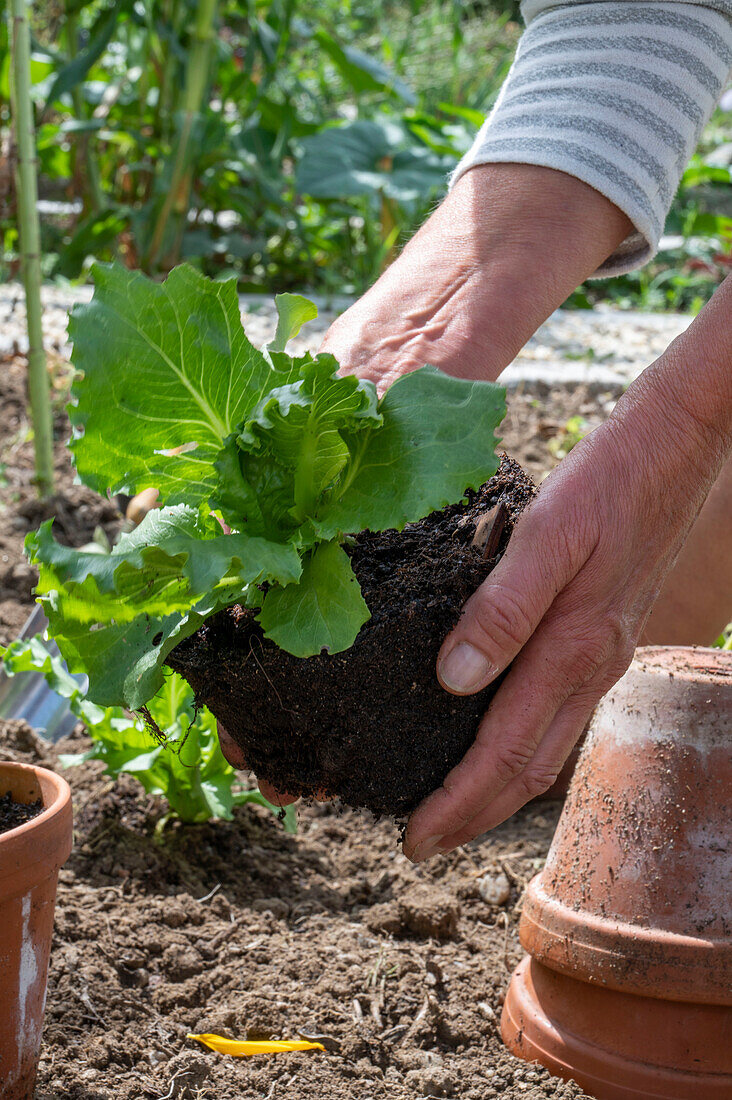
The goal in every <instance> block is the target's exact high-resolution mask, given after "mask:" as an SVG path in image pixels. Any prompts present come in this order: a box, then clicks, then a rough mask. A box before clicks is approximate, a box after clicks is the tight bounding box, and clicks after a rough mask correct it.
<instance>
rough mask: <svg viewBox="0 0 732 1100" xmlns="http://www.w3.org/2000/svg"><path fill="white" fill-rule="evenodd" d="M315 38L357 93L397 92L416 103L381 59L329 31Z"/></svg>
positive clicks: (402, 82)
mask: <svg viewBox="0 0 732 1100" xmlns="http://www.w3.org/2000/svg"><path fill="white" fill-rule="evenodd" d="M313 37H314V38H315V39H316V41H317V42H318V43H319V44H320V46H321V48H322V49H323V50H324V51H325V52H326V53H327V55H328V57H329V58H330V59H331V61H332V62H333V63H334V65H335V66H336V68H337V69H338V70H339V72H340V73H341V75H342V76H343V77H344V78H345V79H346V80H347V81H348V83H349V84H350V85H351V88H352V89H353V91H354V92H359V93H360V92H394V93H396V95H398V96H399V98H400V99H401V100H403V101H404V103H408V104H409V105H410V106H413V105H414V104H415V103H416V102H417V98H416V96H415V95H414V92H413V91H412V90H411V88H409V87H408V85H406V84H405V83H404V81H403V80H400V79H399V77H398V76H397V75H396V73H394V72H392V71H391V70H390V69H387V67H386V65H383V64H382V63H381V62H380V61H379V60H378V58H375V57H371V56H370V55H369V54H365V53H363V52H362V51H361V50H357V49H356V48H355V47H354V46H342V45H341V43H340V42H338V41H337V40H336V39H335V38H334V37H333V35H331V34H329V33H328V31H326V30H319V31H317V32H316V33H315V35H314V36H313Z"/></svg>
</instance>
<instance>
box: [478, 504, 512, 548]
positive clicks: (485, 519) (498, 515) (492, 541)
mask: <svg viewBox="0 0 732 1100" xmlns="http://www.w3.org/2000/svg"><path fill="white" fill-rule="evenodd" d="M507 519H508V508H507V507H506V505H505V504H504V503H503V501H502V500H499V502H498V504H495V505H494V506H493V507H492V508H490V509H489V510H488V511H487V512H486V513H485V514H484V515H482V516H481V517H480V519H479V520H478V523H477V525H476V528H475V534H474V535H473V546H475V547H476V549H478V550H482V552H483V558H484V560H485V561H490V560H491V558H494V557H495V556H496V554H497V553H498V546H499V544H500V541H501V536H502V534H503V529H504V527H505V526H506V520H507Z"/></svg>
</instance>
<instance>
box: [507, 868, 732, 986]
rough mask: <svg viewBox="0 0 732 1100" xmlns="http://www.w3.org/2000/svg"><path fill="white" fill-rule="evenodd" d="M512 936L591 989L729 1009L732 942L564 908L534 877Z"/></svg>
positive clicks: (547, 961) (560, 970)
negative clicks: (516, 931) (516, 936)
mask: <svg viewBox="0 0 732 1100" xmlns="http://www.w3.org/2000/svg"><path fill="white" fill-rule="evenodd" d="M519 938H520V940H521V944H522V946H523V947H524V948H525V949H526V950H527V951H528V952H529V954H531V955H533V956H534V958H536V959H538V960H539V961H540V962H541V963H543V965H544V966H547V967H549V968H550V969H551V970H556V971H558V972H559V973H560V974H565V975H567V976H568V977H570V978H575V979H578V980H581V981H585V982H588V983H589V984H591V985H601V986H604V987H606V988H609V989H616V990H618V991H620V992H623V993H635V994H638V995H640V996H644V997H653V998H656V999H658V1000H664V1001H691V1002H693V1003H702V1004H719V1005H732V991H731V990H730V985H729V978H728V975H729V974H730V972H731V971H732V940H729V939H722V938H719V939H710V938H703V937H698V938H697V937H694V936H684V935H681V934H679V933H677V932H669V931H665V930H664V929H659V928H649V927H646V926H644V925H636V924H630V923H628V922H626V921H620V920H612V919H610V918H607V917H601V916H599V915H597V914H595V913H590V912H586V911H584V910H575V909H570V908H569V907H568V906H566V905H564V904H562V902H560V901H557V899H556V898H553V897H552V896H551V895H550V894H549V893H547V891H546V890H545V889H544V884H543V881H542V873H541V872H540V873H539V874H538V875H536V876H535V877H534V878H533V879H532V880H531V882H530V883H529V886H528V888H527V891H526V897H525V900H524V908H523V912H522V914H521V923H520V925H519ZM725 975H727V977H725Z"/></svg>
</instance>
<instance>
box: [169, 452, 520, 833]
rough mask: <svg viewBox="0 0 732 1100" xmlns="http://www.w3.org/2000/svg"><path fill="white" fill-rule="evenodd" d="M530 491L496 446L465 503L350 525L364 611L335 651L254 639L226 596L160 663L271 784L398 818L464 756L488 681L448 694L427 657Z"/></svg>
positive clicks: (247, 616)
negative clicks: (354, 530) (486, 475)
mask: <svg viewBox="0 0 732 1100" xmlns="http://www.w3.org/2000/svg"><path fill="white" fill-rule="evenodd" d="M534 494H535V489H534V486H533V484H532V482H531V481H530V479H529V478H528V477H527V476H526V475H525V474H524V473H523V471H522V470H521V467H520V466H519V465H518V463H517V462H514V461H513V460H512V459H510V458H507V457H506V456H505V455H504V457H503V458H502V459H501V464H500V468H499V470H498V472H497V473H496V475H495V477H493V478H491V480H490V481H488V482H487V483H486V484H485V485H484V486H483V487H482V489H481V490H480V491H479V492H475V493H473V492H471V493H470V494H469V495H468V501H467V502H466V503H459V504H454V505H450V506H448V507H447V508H445V509H444V510H442V511H440V512H433V513H432V514H431V515H429V516H427V517H426V519H424V520H421V521H420V522H419V523H412V524H408V525H407V527H405V529H404V530H403V531H402V532H398V531H394V530H391V531H384V532H381V533H376V534H375V533H371V532H362V533H361V534H359V535H358V536H357V537H356V538H355V540H354V544H353V545H352V546H350V547H348V553H349V554H350V557H351V563H352V565H353V569H354V572H355V574H356V576H357V578H358V580H359V583H360V585H361V590H362V592H363V596H364V599H365V601H366V604H367V605H368V608H369V611H370V612H371V618H370V619H369V620H368V621H367V622H366V623H364V625H363V626H362V628H361V630H360V632H359V634H358V637H357V639H356V641H355V643H354V644H353V645H352V646H351V648H350V649H348V650H346V651H345V652H343V653H338V654H333V655H328V654H325V655H319V656H315V657H309V658H307V659H302V658H298V657H293V656H292V655H291V654H289V653H285V652H284V651H283V650H281V649H278V648H277V646H275V645H274V644H273V643H272V642H270V641H268V640H267V639H266V638H264V637H263V635H262V631H261V629H260V627H259V625H258V623H257V622H256V619H255V616H254V612H252V611H250V610H244V609H242V608H240V607H234V608H228V609H227V610H226V611H223V612H221V613H220V614H218V615H216V616H215V617H214V618H213V619H211V620H210V621H209V622H208V623H206V624H205V625H204V626H203V627H202V628H201V629H200V630H199V631H198V632H197V633H196V634H195V635H193V636H192V637H191V638H187V639H186V640H185V641H184V642H182V643H181V644H180V645H178V646H177V647H176V648H175V649H174V650H173V652H172V653H171V654H170V655H169V656H168V660H167V663H168V664H169V665H170V667H171V668H173V669H175V671H176V672H179V673H181V674H182V675H183V676H184V677H185V678H186V679H187V680H188V682H189V683H190V685H191V686H192V687H193V689H194V691H195V693H196V699H197V702H198V703H200V704H205V705H206V706H208V707H209V709H210V710H211V711H212V712H213V713H214V714H215V715H216V717H217V718H218V719H219V721H221V722H222V723H223V725H224V726H225V728H226V731H227V733H228V734H229V735H230V736H231V737H232V738H233V740H234V741H236V742H237V744H238V745H239V747H240V748H241V750H242V752H243V754H244V759H245V760H246V761H247V763H248V764H249V766H250V767H251V768H252V770H253V771H254V772H255V774H256V775H257V776H258V777H259V778H260V779H265V780H266V781H267V782H268V783H271V784H272V786H273V787H274V788H275V790H279V791H287V792H288V793H289V794H291V795H296V796H312V795H315V794H316V793H319V794H320V796H321V797H322V796H324V797H330V796H339V797H340V798H342V799H343V801H344V802H346V803H347V804H348V805H349V806H352V807H356V808H358V807H365V808H367V809H369V810H371V811H372V812H373V813H374V814H376V815H378V816H381V815H383V814H386V815H390V816H393V817H398V818H405V817H406V815H407V814H408V813H409V812H411V810H413V809H414V808H415V807H416V806H417V805H418V804H419V803H420V802H421V801H422V799H423V798H426V797H427V795H428V794H430V793H431V792H432V791H434V790H435V789H436V788H437V787H439V786H440V784H441V782H442V780H443V779H444V778H445V776H446V775H447V773H448V772H449V771H450V770H451V768H453V767H454V766H455V765H456V764H457V763H459V761H460V760H461V759H462V757H463V756H464V755H465V753H466V752H467V750H468V748H469V747H470V745H471V744H472V742H473V740H474V738H475V731H476V729H477V726H478V722H479V719H480V716H481V714H482V713H483V712H484V711H485V710H486V708H487V706H488V703H489V702H490V700H491V698H492V696H493V695H494V694H495V692H496V690H497V688H498V686H499V684H500V679H499V680H497V681H495V682H494V683H493V684H491V685H490V686H489V687H488V688H486V689H485V690H483V691H481V692H478V693H477V694H475V695H468V696H463V697H458V696H455V695H450V694H448V693H447V692H446V691H444V689H443V688H441V687H440V685H439V683H438V682H437V679H436V676H435V662H436V659H437V654H438V652H439V649H440V646H441V644H442V641H443V640H444V638H445V636H446V634H447V633H448V632H449V631H450V630H451V629H452V627H453V626H454V625H455V623H456V622H457V620H458V618H459V617H460V612H461V609H462V607H463V605H464V603H465V601H466V600H467V599H468V597H469V596H470V595H471V594H472V593H473V592H474V591H475V589H476V588H477V587H478V586H479V585H480V584H481V583H482V581H484V580H485V578H486V577H487V576H488V574H489V573H490V571H491V569H492V568H494V567H495V565H496V564H497V562H498V561H499V560H500V558H501V556H502V555H503V553H504V551H505V548H506V546H507V545H508V540H509V538H510V535H511V532H512V530H513V527H514V525H515V523H516V522H517V521H518V518H519V516H520V513H521V511H522V509H523V508H525V507H526V505H527V504H528V503H529V502H530V501H531V500H532V499H533V496H534ZM499 502H500V503H501V504H502V505H503V506H504V513H503V514H504V515H505V516H506V519H505V523H504V526H503V529H502V533H501V537H500V541H499V542H498V545H497V546H496V549H495V552H494V554H493V555H492V556H491V557H490V558H489V559H488V560H485V559H484V557H483V553H482V551H481V549H479V548H477V547H475V546H473V544H472V540H473V536H474V534H475V530H476V526H477V524H478V521H479V520H480V518H481V517H482V516H483V515H485V514H487V513H488V512H489V511H490V510H492V509H495V508H496V507H497V505H498V504H499ZM377 699H378V707H377V706H375V705H374V701H375V700H377Z"/></svg>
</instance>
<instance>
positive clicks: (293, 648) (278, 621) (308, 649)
mask: <svg viewBox="0 0 732 1100" xmlns="http://www.w3.org/2000/svg"><path fill="white" fill-rule="evenodd" d="M369 618H370V612H369V609H368V607H367V606H366V601H365V600H364V598H363V596H362V595H361V589H360V587H359V583H358V581H357V579H356V575H355V573H354V572H353V569H352V568H351V560H350V558H349V557H348V554H346V552H345V550H343V549H342V547H340V546H339V545H338V543H337V542H327V543H324V544H322V545H321V546H318V547H317V548H316V550H315V551H314V552H313V554H312V555H311V556H310V557H309V558H308V559H307V560H306V562H305V566H304V569H303V575H302V582H301V583H300V584H293V585H289V586H288V587H287V588H273V589H271V590H270V591H269V592H268V593H267V595H266V597H265V600H264V604H263V606H262V610H261V612H260V614H259V621H260V623H261V624H262V628H263V629H264V632H265V634H266V636H267V637H268V638H271V640H272V641H273V642H275V643H276V645H278V646H280V648H281V649H286V650H287V652H288V653H294V654H295V656H296V657H311V656H313V655H314V654H316V653H320V652H321V651H322V650H324V649H325V650H327V651H328V652H329V653H339V652H341V650H344V649H348V648H349V647H350V646H352V645H353V643H354V641H355V640H356V635H357V634H358V632H359V630H360V629H361V627H362V626H363V624H364V623H365V622H366V621H367V619H369Z"/></svg>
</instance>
